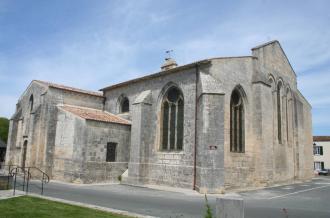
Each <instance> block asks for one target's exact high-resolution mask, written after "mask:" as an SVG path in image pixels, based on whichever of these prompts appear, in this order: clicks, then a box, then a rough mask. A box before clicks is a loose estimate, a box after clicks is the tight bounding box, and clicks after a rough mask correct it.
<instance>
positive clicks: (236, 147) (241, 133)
mask: <svg viewBox="0 0 330 218" xmlns="http://www.w3.org/2000/svg"><path fill="white" fill-rule="evenodd" d="M230 151H231V152H240V153H243V152H245V112H244V100H243V94H242V91H241V90H240V89H238V88H235V89H234V90H233V92H232V93H231V97H230Z"/></svg>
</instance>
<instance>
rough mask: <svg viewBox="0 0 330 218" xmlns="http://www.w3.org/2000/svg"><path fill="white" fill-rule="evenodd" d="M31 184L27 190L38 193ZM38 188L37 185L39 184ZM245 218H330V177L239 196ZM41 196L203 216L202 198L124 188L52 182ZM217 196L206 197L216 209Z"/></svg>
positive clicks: (138, 210)
mask: <svg viewBox="0 0 330 218" xmlns="http://www.w3.org/2000/svg"><path fill="white" fill-rule="evenodd" d="M35 185H38V184H37V183H34V184H33V185H30V187H29V190H30V191H32V192H35V193H40V189H39V188H37V187H36V186H35ZM38 186H39V187H40V184H39V185H38ZM240 194H241V195H242V197H243V198H244V204H245V217H246V218H266V217H267V218H282V217H283V218H287V217H288V218H310V217H312V218H329V217H330V177H319V178H317V179H313V180H312V181H311V182H306V183H300V184H294V185H286V186H279V187H274V188H267V189H262V190H257V191H248V192H241V193H240ZM44 195H46V196H50V197H56V198H61V199H65V200H71V201H78V202H82V203H88V204H94V205H98V206H103V207H109V208H114V209H119V210H126V211H129V212H134V213H139V214H146V215H152V216H157V217H167V218H169V217H171V218H176V217H191V218H195V217H203V214H204V213H205V200H204V195H200V194H198V193H195V192H193V191H189V190H187V191H184V192H173V191H160V190H155V189H151V188H142V187H133V186H127V185H72V184H64V183H56V182H51V183H49V184H47V185H46V187H45V191H44ZM216 197H217V195H208V200H209V203H210V205H211V206H212V208H213V209H214V208H215V201H216Z"/></svg>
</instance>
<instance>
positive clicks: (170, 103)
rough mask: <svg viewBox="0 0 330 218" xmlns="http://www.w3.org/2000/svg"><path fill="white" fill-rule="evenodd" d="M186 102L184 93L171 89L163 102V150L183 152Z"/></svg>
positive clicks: (174, 88)
mask: <svg viewBox="0 0 330 218" xmlns="http://www.w3.org/2000/svg"><path fill="white" fill-rule="evenodd" d="M183 109H184V101H183V95H182V92H181V91H180V90H179V89H178V88H176V87H171V88H170V89H169V90H167V92H166V94H165V96H164V98H163V101H162V112H161V115H162V128H161V134H162V138H161V139H162V140H161V148H162V150H182V148H183V117H184V114H183V113H184V112H183V111H184V110H183Z"/></svg>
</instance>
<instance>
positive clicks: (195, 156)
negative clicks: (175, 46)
mask: <svg viewBox="0 0 330 218" xmlns="http://www.w3.org/2000/svg"><path fill="white" fill-rule="evenodd" d="M195 71H196V80H195V142H194V182H193V190H196V161H197V101H198V96H197V83H198V71H199V68H198V64H196V65H195Z"/></svg>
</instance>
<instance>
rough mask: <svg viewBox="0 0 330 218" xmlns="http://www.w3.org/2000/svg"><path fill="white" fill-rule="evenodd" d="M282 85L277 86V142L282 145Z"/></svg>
mask: <svg viewBox="0 0 330 218" xmlns="http://www.w3.org/2000/svg"><path fill="white" fill-rule="evenodd" d="M281 88H282V83H280V82H279V83H278V84H277V137H278V142H279V143H280V144H281V143H282V108H281V107H282V99H281V97H282V96H281V92H282V91H281Z"/></svg>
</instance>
